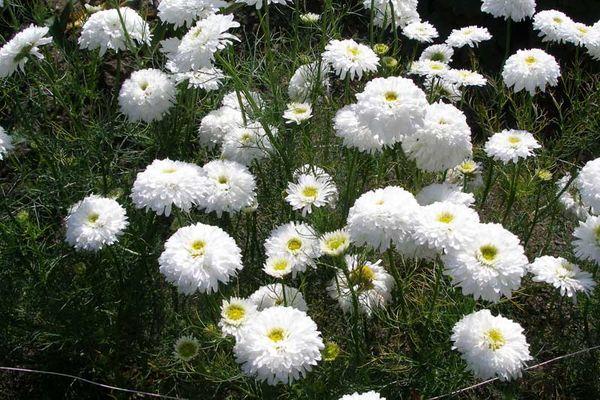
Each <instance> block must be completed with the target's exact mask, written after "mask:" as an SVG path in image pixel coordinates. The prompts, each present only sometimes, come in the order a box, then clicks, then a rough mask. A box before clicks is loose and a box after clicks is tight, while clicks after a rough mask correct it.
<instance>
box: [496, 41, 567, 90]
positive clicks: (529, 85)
mask: <svg viewBox="0 0 600 400" xmlns="http://www.w3.org/2000/svg"><path fill="white" fill-rule="evenodd" d="M559 77H560V66H559V65H558V63H557V62H556V60H555V59H554V57H552V56H551V55H550V54H548V53H546V52H544V51H543V50H540V49H531V50H519V51H517V52H516V53H515V54H513V55H512V56H510V57H509V58H508V59H507V60H506V63H505V64H504V69H503V70H502V79H504V83H505V84H506V86H508V87H512V88H513V90H514V91H515V92H520V91H521V90H527V91H528V92H529V94H531V95H532V96H533V95H535V92H536V90H537V89H540V91H542V92H545V91H546V86H548V85H550V86H556V85H558V78H559Z"/></svg>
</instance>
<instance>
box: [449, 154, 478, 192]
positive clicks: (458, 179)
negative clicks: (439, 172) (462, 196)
mask: <svg viewBox="0 0 600 400" xmlns="http://www.w3.org/2000/svg"><path fill="white" fill-rule="evenodd" d="M446 182H447V183H452V184H455V185H461V186H463V188H464V189H465V190H466V191H469V192H473V191H474V190H475V189H477V188H479V187H481V186H483V177H482V176H481V164H480V163H478V162H475V161H473V160H471V159H467V160H464V161H463V162H461V163H460V164H458V165H457V166H456V167H454V168H451V169H449V170H448V172H447V173H446Z"/></svg>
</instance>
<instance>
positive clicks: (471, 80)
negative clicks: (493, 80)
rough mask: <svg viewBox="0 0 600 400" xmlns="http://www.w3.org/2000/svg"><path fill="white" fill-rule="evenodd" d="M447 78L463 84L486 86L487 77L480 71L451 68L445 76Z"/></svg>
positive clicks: (459, 84)
mask: <svg viewBox="0 0 600 400" xmlns="http://www.w3.org/2000/svg"><path fill="white" fill-rule="evenodd" d="M445 79H447V80H449V81H450V82H452V83H455V84H457V85H458V86H459V87H461V86H485V85H486V84H487V79H485V78H484V77H483V75H481V74H480V73H478V72H475V71H471V70H468V69H451V70H450V71H448V73H447V74H446V76H445Z"/></svg>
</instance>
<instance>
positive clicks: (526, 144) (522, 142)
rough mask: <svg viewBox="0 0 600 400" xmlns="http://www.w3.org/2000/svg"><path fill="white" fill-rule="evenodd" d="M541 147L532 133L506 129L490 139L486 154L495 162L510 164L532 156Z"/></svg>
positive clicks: (486, 144)
mask: <svg viewBox="0 0 600 400" xmlns="http://www.w3.org/2000/svg"><path fill="white" fill-rule="evenodd" d="M540 147H542V146H541V145H540V144H539V143H538V141H537V140H536V139H535V138H534V137H533V135H532V134H531V133H530V132H527V131H520V130H516V129H508V130H507V129H505V130H503V131H502V132H498V133H495V134H493V135H492V137H490V138H489V139H488V141H487V142H486V143H485V153H486V154H487V155H488V156H490V157H492V158H493V159H494V160H497V161H502V162H503V163H504V164H508V163H509V162H511V161H512V162H514V163H516V162H517V161H519V159H521V158H523V159H525V158H527V157H529V156H532V155H533V151H534V150H535V149H539V148H540Z"/></svg>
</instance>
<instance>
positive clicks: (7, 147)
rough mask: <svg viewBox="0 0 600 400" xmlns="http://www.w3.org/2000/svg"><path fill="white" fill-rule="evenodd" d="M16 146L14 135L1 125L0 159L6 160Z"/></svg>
mask: <svg viewBox="0 0 600 400" xmlns="http://www.w3.org/2000/svg"><path fill="white" fill-rule="evenodd" d="M14 148H15V146H14V145H13V139H12V137H11V136H10V135H9V134H7V133H6V130H5V129H4V128H3V127H1V126H0V160H4V157H6V155H7V154H8V153H10V152H11V151H12V150H13V149H14Z"/></svg>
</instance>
